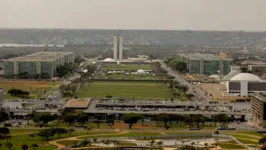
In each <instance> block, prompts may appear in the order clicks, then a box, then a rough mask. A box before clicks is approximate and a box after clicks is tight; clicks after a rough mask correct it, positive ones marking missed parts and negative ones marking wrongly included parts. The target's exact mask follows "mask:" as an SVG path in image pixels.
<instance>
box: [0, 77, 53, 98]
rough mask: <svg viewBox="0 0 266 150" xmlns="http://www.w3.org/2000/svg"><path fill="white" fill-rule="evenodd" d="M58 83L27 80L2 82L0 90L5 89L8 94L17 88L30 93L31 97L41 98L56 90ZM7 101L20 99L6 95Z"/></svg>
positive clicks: (0, 82)
mask: <svg viewBox="0 0 266 150" xmlns="http://www.w3.org/2000/svg"><path fill="white" fill-rule="evenodd" d="M57 84H58V83H57V82H46V81H26V80H17V81H15V80H1V81H0V88H3V89H4V91H5V92H7V91H8V90H9V89H11V88H17V89H21V90H25V91H28V92H30V95H31V96H37V95H39V96H41V95H43V94H45V92H48V91H49V90H51V89H52V88H54V87H55V86H56V85H57ZM4 96H5V98H6V99H14V98H16V99H18V98H19V97H14V96H10V95H7V94H5V95H4Z"/></svg>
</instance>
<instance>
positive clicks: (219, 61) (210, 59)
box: [177, 53, 232, 75]
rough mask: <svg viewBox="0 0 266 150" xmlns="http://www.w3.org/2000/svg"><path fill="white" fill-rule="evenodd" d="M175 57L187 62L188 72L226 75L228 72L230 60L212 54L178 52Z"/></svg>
mask: <svg viewBox="0 0 266 150" xmlns="http://www.w3.org/2000/svg"><path fill="white" fill-rule="evenodd" d="M177 57H178V59H179V60H180V61H183V62H185V63H186V64H187V70H188V71H189V73H190V74H201V75H212V74H220V75H226V74H228V73H229V72H230V61H232V60H231V59H223V58H220V57H219V56H215V55H212V54H198V53H194V54H179V55H178V56H177Z"/></svg>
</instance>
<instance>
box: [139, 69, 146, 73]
mask: <svg viewBox="0 0 266 150" xmlns="http://www.w3.org/2000/svg"><path fill="white" fill-rule="evenodd" d="M137 73H146V72H145V71H144V70H143V69H139V70H138V71H137Z"/></svg>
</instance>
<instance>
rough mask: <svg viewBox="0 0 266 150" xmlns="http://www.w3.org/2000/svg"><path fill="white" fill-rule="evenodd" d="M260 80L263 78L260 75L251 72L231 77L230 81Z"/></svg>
mask: <svg viewBox="0 0 266 150" xmlns="http://www.w3.org/2000/svg"><path fill="white" fill-rule="evenodd" d="M260 80H261V79H260V78H259V77H258V76H256V75H254V74H251V73H240V74H238V75H235V76H234V77H233V78H231V79H230V81H260Z"/></svg>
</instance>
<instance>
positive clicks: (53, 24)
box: [0, 0, 266, 30]
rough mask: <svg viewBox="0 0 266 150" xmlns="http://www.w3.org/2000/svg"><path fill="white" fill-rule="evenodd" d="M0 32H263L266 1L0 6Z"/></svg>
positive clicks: (13, 0)
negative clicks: (183, 30)
mask: <svg viewBox="0 0 266 150" xmlns="http://www.w3.org/2000/svg"><path fill="white" fill-rule="evenodd" d="M0 27H8V28H86V29H190V30H266V0H0Z"/></svg>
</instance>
